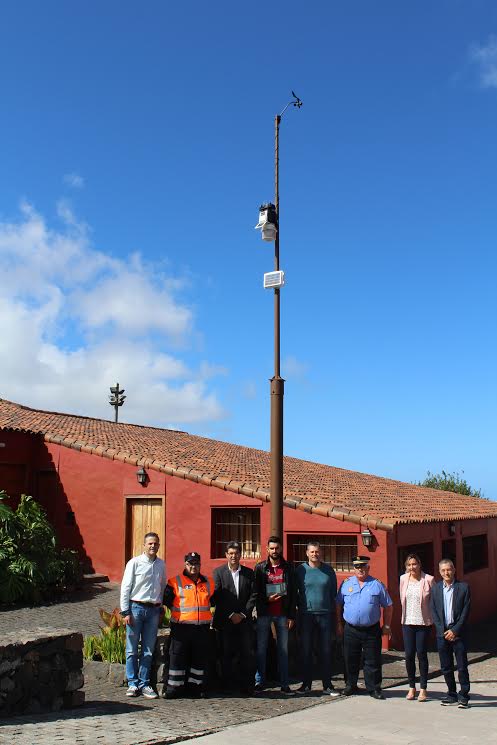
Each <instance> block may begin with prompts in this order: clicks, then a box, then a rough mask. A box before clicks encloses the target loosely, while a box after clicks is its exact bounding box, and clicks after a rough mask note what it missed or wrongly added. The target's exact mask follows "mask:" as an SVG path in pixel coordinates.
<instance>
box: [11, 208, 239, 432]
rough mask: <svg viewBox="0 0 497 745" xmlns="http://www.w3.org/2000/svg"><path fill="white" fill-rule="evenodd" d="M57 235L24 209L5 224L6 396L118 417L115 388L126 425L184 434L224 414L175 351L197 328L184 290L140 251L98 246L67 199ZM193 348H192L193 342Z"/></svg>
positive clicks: (211, 367)
mask: <svg viewBox="0 0 497 745" xmlns="http://www.w3.org/2000/svg"><path fill="white" fill-rule="evenodd" d="M57 213H58V215H59V217H60V218H62V220H63V227H62V229H60V230H54V229H51V228H49V227H48V225H47V222H46V220H45V219H44V218H43V217H42V216H40V215H39V214H38V213H37V212H36V210H34V208H33V207H32V206H31V205H29V204H27V203H24V204H22V205H21V216H20V219H19V220H18V221H17V222H11V223H6V222H3V223H2V222H0V273H1V275H2V278H3V282H2V295H1V297H0V359H1V360H2V362H1V364H0V396H1V397H4V398H9V399H11V400H14V401H18V402H20V403H24V404H26V405H31V406H34V407H39V408H45V409H56V410H59V411H61V410H62V411H68V412H75V413H76V412H77V413H80V414H85V415H89V416H97V417H103V418H111V417H112V409H111V408H110V406H109V404H108V403H107V399H108V393H109V391H108V388H109V386H110V385H113V384H114V383H115V382H116V380H118V381H119V383H120V384H121V386H124V387H125V388H126V393H127V396H128V398H127V399H126V403H125V404H124V407H123V408H122V409H121V411H120V420H121V421H134V422H137V423H151V424H156V425H159V426H166V425H167V424H168V423H169V424H170V423H175V424H176V425H177V426H179V427H181V426H184V425H185V424H188V423H192V422H199V421H209V420H214V419H219V418H221V417H222V416H224V411H223V409H222V406H221V404H220V402H219V401H218V399H217V397H216V396H215V395H214V394H213V393H212V392H211V391H210V390H209V389H208V387H207V382H206V381H207V380H208V379H209V378H212V377H213V376H215V375H220V374H224V373H225V370H224V369H223V368H221V367H220V366H218V365H216V364H215V363H211V362H207V361H202V362H201V363H200V364H199V365H198V366H197V369H196V370H192V369H190V367H189V366H188V365H187V364H186V363H185V362H184V361H183V360H182V359H179V358H178V357H177V356H174V355H173V354H172V353H171V347H172V348H177V341H178V338H180V339H183V340H184V339H185V338H186V339H187V338H188V335H189V333H190V331H191V330H192V328H193V326H194V317H193V313H192V310H191V308H190V307H188V305H187V304H186V303H185V302H184V301H181V300H180V298H179V292H180V291H181V290H182V289H183V287H184V285H183V283H182V282H181V281H176V280H175V278H174V277H168V276H165V275H164V273H163V272H162V271H159V270H158V269H157V268H156V267H155V266H153V265H149V264H147V263H146V262H144V261H143V259H142V258H141V257H140V255H138V254H135V255H133V256H130V257H128V258H127V259H117V258H113V257H111V256H109V255H107V254H105V253H103V252H100V251H97V250H96V249H95V248H94V247H93V246H92V245H91V243H90V240H89V229H88V227H87V226H86V225H84V224H82V223H80V222H79V221H78V220H77V219H76V217H75V216H74V213H73V211H72V208H71V206H70V205H69V204H68V203H67V202H59V203H58V205H57ZM185 346H186V345H185Z"/></svg>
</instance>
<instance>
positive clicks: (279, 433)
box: [269, 115, 285, 540]
mask: <svg viewBox="0 0 497 745" xmlns="http://www.w3.org/2000/svg"><path fill="white" fill-rule="evenodd" d="M280 122H281V116H280V115H277V116H275V118H274V206H275V212H276V237H275V241H274V269H275V271H279V268H280V185H279V165H280V164H279V134H280ZM280 346H281V345H280V288H279V287H278V288H275V289H274V375H273V377H272V378H271V380H270V381H269V382H270V391H271V485H270V490H271V534H272V535H276V536H279V537H280V539H281V540H283V396H284V393H285V381H284V380H283V378H282V377H281V375H280Z"/></svg>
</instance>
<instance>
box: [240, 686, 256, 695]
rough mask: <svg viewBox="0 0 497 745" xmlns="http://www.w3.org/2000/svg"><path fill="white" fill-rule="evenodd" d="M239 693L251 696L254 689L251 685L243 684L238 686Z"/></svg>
mask: <svg viewBox="0 0 497 745" xmlns="http://www.w3.org/2000/svg"><path fill="white" fill-rule="evenodd" d="M240 694H241V695H242V696H253V695H254V689H253V688H252V686H243V687H242V688H240Z"/></svg>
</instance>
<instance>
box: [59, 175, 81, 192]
mask: <svg viewBox="0 0 497 745" xmlns="http://www.w3.org/2000/svg"><path fill="white" fill-rule="evenodd" d="M64 183H65V184H66V185H67V186H70V187H71V188H72V189H82V188H83V186H84V185H85V180H84V178H83V176H80V175H79V173H66V174H65V175H64Z"/></svg>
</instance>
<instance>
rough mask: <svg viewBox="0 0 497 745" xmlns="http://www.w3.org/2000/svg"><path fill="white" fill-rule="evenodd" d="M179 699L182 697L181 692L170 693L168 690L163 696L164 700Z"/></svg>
mask: <svg viewBox="0 0 497 745" xmlns="http://www.w3.org/2000/svg"><path fill="white" fill-rule="evenodd" d="M179 697H180V692H179V691H168V690H166V691H164V693H163V694H162V698H167V699H171V698H179Z"/></svg>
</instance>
